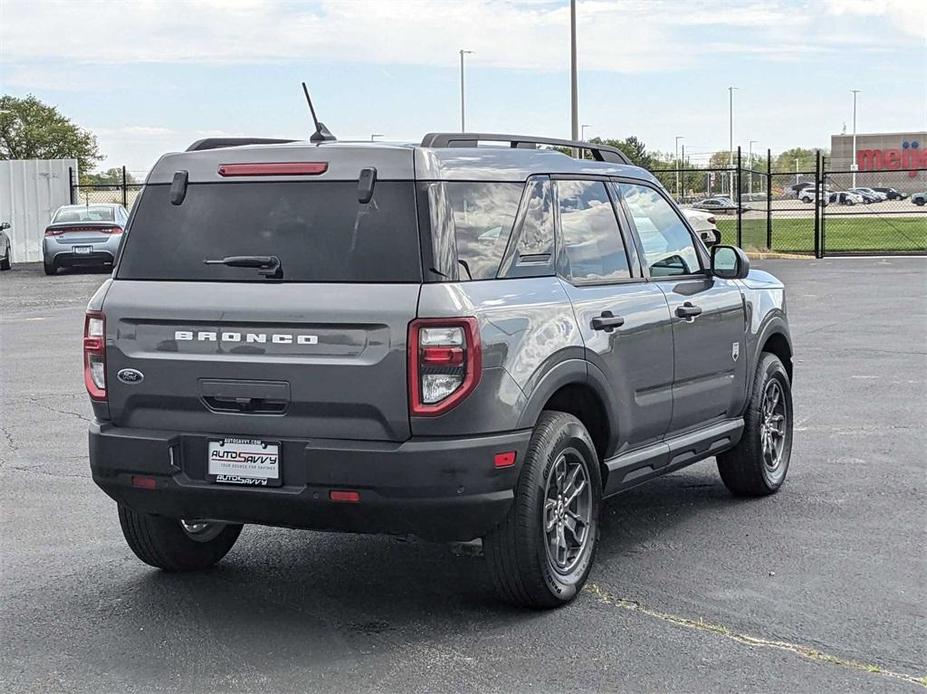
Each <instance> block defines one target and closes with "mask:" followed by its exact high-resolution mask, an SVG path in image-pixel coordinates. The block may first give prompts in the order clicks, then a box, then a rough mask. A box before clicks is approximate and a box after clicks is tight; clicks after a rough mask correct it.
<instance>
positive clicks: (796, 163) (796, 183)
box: [795, 157, 798, 185]
mask: <svg viewBox="0 0 927 694" xmlns="http://www.w3.org/2000/svg"><path fill="white" fill-rule="evenodd" d="M795 185H798V157H795Z"/></svg>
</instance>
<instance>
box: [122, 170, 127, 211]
mask: <svg viewBox="0 0 927 694" xmlns="http://www.w3.org/2000/svg"><path fill="white" fill-rule="evenodd" d="M127 183H128V181H127V180H126V167H124V166H123V167H122V206H123V207H128V206H129V189H128V185H127Z"/></svg>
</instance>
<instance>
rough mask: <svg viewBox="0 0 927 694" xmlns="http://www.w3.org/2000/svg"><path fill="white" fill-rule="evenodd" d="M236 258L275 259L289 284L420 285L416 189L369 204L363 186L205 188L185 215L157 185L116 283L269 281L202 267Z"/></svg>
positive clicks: (407, 186) (145, 200) (388, 186)
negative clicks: (359, 188) (361, 195)
mask: <svg viewBox="0 0 927 694" xmlns="http://www.w3.org/2000/svg"><path fill="white" fill-rule="evenodd" d="M232 256H275V257H276V259H279V261H280V266H281V271H282V279H283V280H284V281H291V282H420V281H421V259H420V258H421V256H420V253H419V243H418V226H417V222H416V214H415V191H414V187H413V184H412V183H411V182H406V183H403V182H394V181H380V182H378V183H377V185H376V188H375V190H374V196H373V198H372V199H371V201H370V202H369V203H367V204H361V203H359V202H358V201H357V182H355V181H343V182H342V181H333V182H325V183H306V182H303V181H294V182H263V183H199V184H191V185H190V186H189V187H188V189H187V194H186V197H185V198H184V200H183V203H182V204H180V205H173V204H171V201H170V186H169V185H151V186H148V187H146V188H145V191H144V193H143V194H142V196H141V199H140V200H139V202H138V207H137V209H136V212H135V219H134V221H133V222H132V224H131V226H130V228H129V230H128V234H127V237H126V240H125V248H124V250H123V254H122V258H121V260H120V262H119V268H118V271H117V277H119V278H120V279H134V280H186V281H226V282H229V281H233V282H266V281H267V280H268V278H267V277H266V276H265V274H266V273H262V272H261V271H260V269H259V268H256V267H246V266H240V265H233V264H231V265H230V264H222V263H215V264H206V263H205V262H204V261H206V260H221V259H224V258H229V257H232Z"/></svg>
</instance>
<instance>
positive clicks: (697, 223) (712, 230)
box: [679, 207, 721, 248]
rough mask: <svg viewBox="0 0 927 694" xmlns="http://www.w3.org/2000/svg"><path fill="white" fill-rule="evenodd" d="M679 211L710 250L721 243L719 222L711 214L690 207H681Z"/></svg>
mask: <svg viewBox="0 0 927 694" xmlns="http://www.w3.org/2000/svg"><path fill="white" fill-rule="evenodd" d="M679 211H680V212H682V214H683V215H684V216H685V218H686V219H687V220H689V225H690V226H691V227H692V230H693V231H695V233H696V234H698V235H699V238H701V239H702V243H704V244H705V246H707V247H708V248H711V247H712V246H714V245H716V244H719V243H721V232H720V231H718V220H717V218H715V216H714V215H713V214H711V213H710V212H703V211H702V210H693V209H692V208H690V207H680V208H679Z"/></svg>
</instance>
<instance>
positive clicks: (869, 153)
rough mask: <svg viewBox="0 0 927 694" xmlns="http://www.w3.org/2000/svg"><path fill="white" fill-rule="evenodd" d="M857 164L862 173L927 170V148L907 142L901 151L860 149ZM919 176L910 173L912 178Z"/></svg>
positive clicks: (913, 172)
mask: <svg viewBox="0 0 927 694" xmlns="http://www.w3.org/2000/svg"><path fill="white" fill-rule="evenodd" d="M856 164H857V166H858V167H859V170H860V171H874V170H878V169H891V170H893V171H896V170H898V169H923V168H927V147H921V146H920V143H919V142H918V141H917V140H914V141H913V142H908V141H907V140H906V141H904V142H902V143H901V147H900V148H899V149H860V150H857V152H856ZM917 174H918V172H917V171H908V176H910V177H911V178H914V177H915V176H917Z"/></svg>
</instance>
